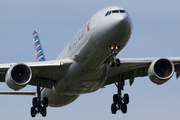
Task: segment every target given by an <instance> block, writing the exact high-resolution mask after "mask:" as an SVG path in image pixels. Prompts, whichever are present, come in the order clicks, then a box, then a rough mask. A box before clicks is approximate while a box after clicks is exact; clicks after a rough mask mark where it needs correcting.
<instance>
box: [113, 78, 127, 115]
mask: <svg viewBox="0 0 180 120" xmlns="http://www.w3.org/2000/svg"><path fill="white" fill-rule="evenodd" d="M117 78H118V82H117V83H116V86H117V88H118V94H114V96H113V103H112V105H111V112H112V114H116V112H117V111H118V110H121V111H122V113H124V114H125V113H126V112H127V104H128V103H129V95H128V94H124V95H123V97H122V96H121V95H122V90H123V87H124V85H125V83H124V80H123V75H118V76H117Z"/></svg>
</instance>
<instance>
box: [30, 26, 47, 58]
mask: <svg viewBox="0 0 180 120" xmlns="http://www.w3.org/2000/svg"><path fill="white" fill-rule="evenodd" d="M32 37H33V42H34V50H35V55H36V61H46V59H45V55H44V52H43V49H42V46H41V43H40V39H39V36H38V33H37V30H34V32H33V34H32Z"/></svg>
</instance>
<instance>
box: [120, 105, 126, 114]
mask: <svg viewBox="0 0 180 120" xmlns="http://www.w3.org/2000/svg"><path fill="white" fill-rule="evenodd" d="M121 111H122V113H124V114H125V113H127V105H126V104H125V103H123V104H122V106H121Z"/></svg>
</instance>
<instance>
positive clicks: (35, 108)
mask: <svg viewBox="0 0 180 120" xmlns="http://www.w3.org/2000/svg"><path fill="white" fill-rule="evenodd" d="M41 91H42V90H41V89H40V83H39V78H37V97H34V98H33V99H32V107H31V116H32V117H35V116H36V114H37V113H40V114H41V115H42V116H43V117H45V116H46V114H47V109H46V108H47V107H48V98H47V97H44V98H43V99H42V98H41Z"/></svg>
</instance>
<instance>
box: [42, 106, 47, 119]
mask: <svg viewBox="0 0 180 120" xmlns="http://www.w3.org/2000/svg"><path fill="white" fill-rule="evenodd" d="M41 114H42V116H43V117H46V114H47V110H46V107H42V108H41Z"/></svg>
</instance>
